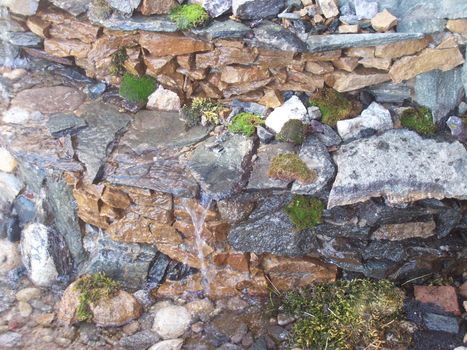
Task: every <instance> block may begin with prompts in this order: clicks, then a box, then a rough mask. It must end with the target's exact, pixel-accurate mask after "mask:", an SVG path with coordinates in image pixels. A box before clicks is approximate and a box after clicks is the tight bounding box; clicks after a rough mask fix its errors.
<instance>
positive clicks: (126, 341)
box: [119, 330, 159, 350]
mask: <svg viewBox="0 0 467 350" xmlns="http://www.w3.org/2000/svg"><path fill="white" fill-rule="evenodd" d="M157 341H159V336H158V335H157V334H156V333H154V332H152V331H150V330H144V331H141V332H138V333H135V334H133V335H130V336H126V337H123V338H121V339H120V341H119V344H120V346H123V347H125V348H128V349H133V350H139V349H147V348H148V347H150V346H151V345H152V344H154V343H156V342H157Z"/></svg>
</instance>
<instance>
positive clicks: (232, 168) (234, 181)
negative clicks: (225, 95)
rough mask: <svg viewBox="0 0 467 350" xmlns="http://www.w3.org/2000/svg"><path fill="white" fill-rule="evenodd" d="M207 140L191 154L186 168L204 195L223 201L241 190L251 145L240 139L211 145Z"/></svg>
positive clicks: (210, 141) (242, 138) (245, 138)
mask: <svg viewBox="0 0 467 350" xmlns="http://www.w3.org/2000/svg"><path fill="white" fill-rule="evenodd" d="M213 142H214V139H213V138H210V139H208V140H206V141H205V142H203V143H202V144H200V145H199V146H198V147H197V148H196V149H195V151H194V152H193V154H192V156H191V159H190V160H189V163H188V167H189V169H190V171H191V173H192V174H193V177H194V178H196V179H197V180H198V182H199V183H200V186H201V188H202V189H203V191H204V192H205V193H206V194H207V195H208V196H210V197H211V198H213V199H216V200H218V199H222V198H224V197H226V196H229V195H231V194H232V193H234V192H235V191H238V190H240V189H241V188H242V187H243V185H244V182H245V179H244V175H245V169H246V167H247V165H248V164H249V162H250V160H251V156H252V152H253V141H252V139H251V138H247V137H245V136H242V135H237V134H236V135H227V136H226V137H225V138H224V139H223V140H220V142H217V143H215V142H214V145H213Z"/></svg>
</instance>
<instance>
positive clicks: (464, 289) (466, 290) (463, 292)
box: [459, 282, 467, 311]
mask: <svg viewBox="0 0 467 350" xmlns="http://www.w3.org/2000/svg"><path fill="white" fill-rule="evenodd" d="M459 295H460V296H461V297H463V298H467V282H464V283H462V285H461V286H460V287H459ZM466 311H467V310H466Z"/></svg>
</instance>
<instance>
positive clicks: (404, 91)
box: [365, 83, 411, 103]
mask: <svg viewBox="0 0 467 350" xmlns="http://www.w3.org/2000/svg"><path fill="white" fill-rule="evenodd" d="M365 90H366V91H368V92H369V93H370V94H372V95H373V96H374V97H375V99H376V102H380V103H386V102H387V103H402V102H404V101H405V100H408V99H410V96H411V89H410V87H409V86H407V84H406V83H400V84H396V83H382V84H378V85H373V86H369V87H367V88H366V89H365Z"/></svg>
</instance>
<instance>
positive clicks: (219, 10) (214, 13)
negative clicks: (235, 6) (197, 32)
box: [194, 0, 232, 18]
mask: <svg viewBox="0 0 467 350" xmlns="http://www.w3.org/2000/svg"><path fill="white" fill-rule="evenodd" d="M194 2H197V3H199V4H200V5H201V6H203V7H204V9H205V10H206V11H208V13H209V16H211V17H212V18H216V17H219V16H220V15H222V14H224V13H226V12H227V11H229V10H230V8H231V7H232V0H195V1H194Z"/></svg>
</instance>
